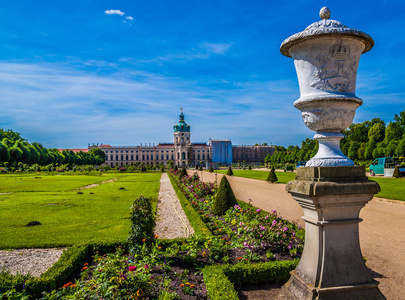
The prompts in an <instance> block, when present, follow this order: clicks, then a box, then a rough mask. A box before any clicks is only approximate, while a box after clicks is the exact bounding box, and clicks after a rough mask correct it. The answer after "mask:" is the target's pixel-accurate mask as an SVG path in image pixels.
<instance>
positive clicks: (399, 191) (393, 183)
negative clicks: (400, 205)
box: [368, 177, 405, 201]
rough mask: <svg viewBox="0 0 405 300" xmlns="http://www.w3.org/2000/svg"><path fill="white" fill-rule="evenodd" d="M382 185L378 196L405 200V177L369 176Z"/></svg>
mask: <svg viewBox="0 0 405 300" xmlns="http://www.w3.org/2000/svg"><path fill="white" fill-rule="evenodd" d="M368 179H370V180H374V181H375V182H377V183H378V184H379V185H380V187H381V192H379V193H378V194H377V195H376V197H380V198H387V199H394V200H402V201H405V178H384V177H369V178H368Z"/></svg>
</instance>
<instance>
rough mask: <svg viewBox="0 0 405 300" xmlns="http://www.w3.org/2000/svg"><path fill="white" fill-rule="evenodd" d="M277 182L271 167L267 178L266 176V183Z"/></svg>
mask: <svg viewBox="0 0 405 300" xmlns="http://www.w3.org/2000/svg"><path fill="white" fill-rule="evenodd" d="M277 180H278V179H277V175H276V172H275V171H274V167H271V170H270V173H269V176H267V181H270V182H271V183H274V182H276V181H277Z"/></svg>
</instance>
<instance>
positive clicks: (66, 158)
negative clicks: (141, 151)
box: [0, 129, 105, 167]
mask: <svg viewBox="0 0 405 300" xmlns="http://www.w3.org/2000/svg"><path fill="white" fill-rule="evenodd" d="M104 161H105V154H104V151H103V150H101V149H98V148H94V149H90V151H89V152H83V151H79V152H76V153H75V152H73V151H72V150H69V149H66V150H63V151H62V152H60V151H59V150H58V149H56V148H45V147H44V146H43V145H42V144H40V143H37V142H33V143H29V142H28V141H27V140H26V139H24V138H22V137H21V134H20V133H18V132H14V131H12V130H10V129H9V130H3V129H0V164H1V165H2V166H4V167H7V166H10V167H17V166H20V165H35V164H36V165H39V166H45V165H51V164H53V165H54V166H58V165H70V166H73V165H77V166H84V165H101V164H102V163H104Z"/></svg>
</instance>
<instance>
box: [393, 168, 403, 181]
mask: <svg viewBox="0 0 405 300" xmlns="http://www.w3.org/2000/svg"><path fill="white" fill-rule="evenodd" d="M392 177H395V178H399V177H401V172H399V166H396V167H395V170H394V174H392Z"/></svg>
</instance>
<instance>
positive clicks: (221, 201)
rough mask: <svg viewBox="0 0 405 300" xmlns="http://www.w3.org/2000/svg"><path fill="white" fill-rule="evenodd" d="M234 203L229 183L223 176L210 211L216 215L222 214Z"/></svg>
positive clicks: (234, 199)
mask: <svg viewBox="0 0 405 300" xmlns="http://www.w3.org/2000/svg"><path fill="white" fill-rule="evenodd" d="M236 204H237V202H236V197H235V195H234V193H233V191H232V188H231V185H230V184H229V181H228V179H226V176H223V177H222V179H221V183H220V184H219V188H218V191H217V194H216V196H215V200H214V204H213V205H212V212H213V213H214V214H216V215H223V214H224V213H225V212H226V211H227V210H228V209H229V208H230V207H233V206H234V205H236Z"/></svg>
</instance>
